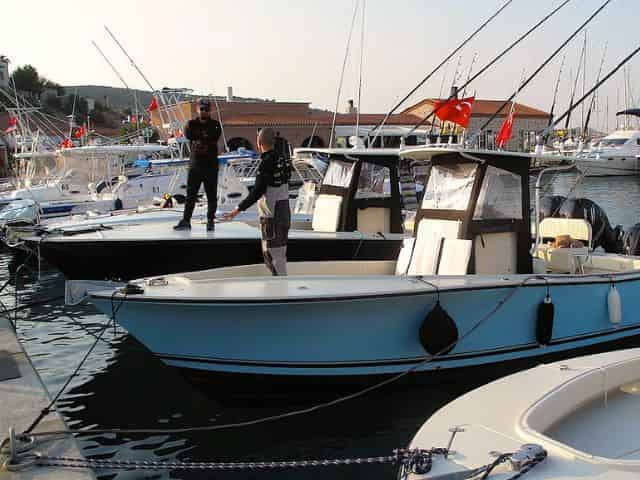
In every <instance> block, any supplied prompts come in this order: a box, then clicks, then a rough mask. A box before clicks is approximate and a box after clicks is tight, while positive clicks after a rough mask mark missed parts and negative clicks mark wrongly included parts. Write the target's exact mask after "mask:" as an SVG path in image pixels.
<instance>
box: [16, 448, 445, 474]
mask: <svg viewBox="0 0 640 480" xmlns="http://www.w3.org/2000/svg"><path fill="white" fill-rule="evenodd" d="M445 453H446V449H444V448H433V449H430V450H422V449H412V450H410V449H396V450H394V451H393V453H392V454H391V455H385V456H378V457H352V458H333V459H316V460H280V461H270V462H182V461H154V460H103V459H85V458H75V457H56V456H48V455H42V454H40V453H37V452H34V453H30V454H25V455H19V454H18V455H16V456H15V457H14V458H13V459H11V462H10V463H7V464H6V467H7V468H8V469H9V470H18V469H22V468H23V467H25V466H31V465H36V466H46V467H53V466H55V467H64V468H91V469H95V470H98V469H110V470H122V469H126V470H218V471H223V470H226V471H229V470H275V469H294V468H315V467H335V466H343V465H374V464H387V463H388V464H395V465H398V466H399V467H400V471H401V473H402V474H404V475H406V474H408V473H415V474H418V475H424V474H426V473H428V472H429V471H430V470H431V467H432V465H433V455H444V454H445Z"/></svg>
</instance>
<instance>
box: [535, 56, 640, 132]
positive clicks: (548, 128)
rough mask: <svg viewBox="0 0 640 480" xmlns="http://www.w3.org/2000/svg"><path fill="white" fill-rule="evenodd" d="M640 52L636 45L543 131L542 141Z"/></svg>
mask: <svg viewBox="0 0 640 480" xmlns="http://www.w3.org/2000/svg"><path fill="white" fill-rule="evenodd" d="M638 52H640V46H638V47H636V49H635V50H634V51H633V52H631V53H630V54H629V55H627V56H626V57H625V58H624V59H623V60H622V61H621V62H620V63H619V64H618V65H616V67H615V68H614V69H613V70H611V71H610V72H609V73H607V75H605V77H604V78H603V79H602V80H600V81H598V82H597V83H596V84H595V85H594V86H593V87H592V88H591V89H590V90H589V91H588V92H587V93H585V94H584V95H583V96H582V97H581V98H580V99H579V100H578V101H577V102H576V103H575V104H574V105H573V106H572V107H570V108H569V109H568V110H567V111H566V112H564V113H563V114H562V115H561V116H560V117H558V118H557V119H556V121H555V122H553V123H552V124H551V125H549V126H548V127H547V128H545V129H544V130H543V131H542V135H541V136H540V141H542V138H544V137H545V136H547V135H549V132H551V130H553V128H555V126H556V125H558V124H559V123H560V122H561V121H562V120H564V118H565V117H566V116H567V115H569V114H570V113H571V110H574V109H575V108H576V107H577V106H578V105H580V104H582V102H584V101H585V100H586V99H587V98H589V96H590V95H591V94H593V93H594V92H595V91H596V90H597V89H598V88H600V86H601V85H602V84H604V83H605V82H606V81H607V80H609V79H610V78H611V77H612V76H613V75H615V74H616V73H617V72H618V70H620V69H621V68H622V67H623V66H624V65H626V64H627V63H628V62H629V60H631V59H632V58H633V57H635V56H636V55H637V54H638Z"/></svg>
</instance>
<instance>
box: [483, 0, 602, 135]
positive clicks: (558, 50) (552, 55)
mask: <svg viewBox="0 0 640 480" xmlns="http://www.w3.org/2000/svg"><path fill="white" fill-rule="evenodd" d="M609 3H611V0H606V1H605V2H604V3H603V4H602V5H600V7H599V8H598V9H597V10H596V11H595V12H593V13H592V14H591V16H589V18H587V19H586V20H585V21H584V22H583V23H582V25H580V26H579V27H578V28H577V29H576V30H575V31H574V32H573V33H572V34H571V35H569V37H568V38H567V39H566V40H565V41H564V42H562V44H560V46H559V47H558V48H556V49H555V51H554V52H553V53H552V54H551V55H549V57H548V58H547V59H546V60H545V61H544V62H542V64H541V65H540V66H539V67H538V68H536V70H535V71H534V72H533V73H532V74H531V75H530V76H529V78H527V80H525V81H524V83H523V84H522V85H521V86H520V90H523V89H524V88H525V87H526V86H527V85H528V84H529V83H531V81H533V79H534V78H535V77H536V76H537V75H538V74H539V73H540V72H541V71H542V70H543V69H544V68H545V67H546V66H547V65H548V64H549V63H550V62H551V61H552V60H553V59H554V58H555V56H556V55H557V54H558V53H560V52H561V51H562V49H563V48H564V47H566V46H567V44H568V43H569V42H570V41H571V40H573V39H574V38H575V37H576V36H577V35H578V34H579V33H580V32H581V31H582V30H583V29H584V27H586V26H587V25H588V24H589V23H590V22H591V21H592V20H593V19H594V18H596V16H597V15H598V14H599V13H600V12H601V11H602V10H603V9H604V8H605V7H606V6H607V5H608V4H609ZM516 94H517V92H514V93H512V94H511V95H510V96H509V98H508V99H507V100H506V101H505V102H504V103H503V104H502V105H501V106H500V107H498V109H497V110H496V111H495V112H494V113H493V115H491V116H490V117H489V118H488V119H487V121H485V122H484V124H483V125H482V126H481V127H480V128H479V129H478V131H477V132H476V135H477V134H479V132H481V131H482V130H484V129H485V128H487V126H488V125H489V124H490V123H491V122H492V121H493V120H494V119H495V118H496V117H497V116H498V115H499V114H500V112H501V111H502V109H503V108H505V107H506V106H507V105H508V104H509V102H511V100H513V98H514V97H515V96H516ZM554 124H555V122H554ZM474 136H475V135H474Z"/></svg>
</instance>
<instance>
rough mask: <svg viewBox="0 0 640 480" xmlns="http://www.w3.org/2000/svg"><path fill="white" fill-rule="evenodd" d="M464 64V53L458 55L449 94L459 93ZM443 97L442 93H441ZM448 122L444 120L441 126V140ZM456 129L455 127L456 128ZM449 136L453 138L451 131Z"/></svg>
mask: <svg viewBox="0 0 640 480" xmlns="http://www.w3.org/2000/svg"><path fill="white" fill-rule="evenodd" d="M461 65H462V55H460V56H459V57H458V63H457V64H456V69H455V70H454V71H453V78H452V79H451V87H449V95H453V92H456V93H455V94H456V96H457V95H458V88H457V87H456V82H457V81H458V75H459V74H460V66H461ZM440 97H442V95H440ZM446 125H447V122H445V121H444V120H443V121H442V125H441V126H440V141H442V133H443V131H444V130H445V126H446ZM454 130H455V128H454ZM449 138H451V133H449Z"/></svg>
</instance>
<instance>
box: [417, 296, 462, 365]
mask: <svg viewBox="0 0 640 480" xmlns="http://www.w3.org/2000/svg"><path fill="white" fill-rule="evenodd" d="M419 335H420V343H421V344H422V347H423V348H424V349H425V350H426V351H427V353H429V354H430V355H437V354H440V355H445V354H447V353H449V352H450V351H451V350H453V348H454V347H455V346H456V343H457V342H458V339H459V338H460V334H459V332H458V326H457V325H456V322H455V321H454V320H453V318H451V316H450V315H449V314H448V313H447V311H446V310H445V309H444V308H442V305H440V301H438V302H436V304H435V306H434V307H433V309H431V311H430V312H429V314H428V315H427V316H426V318H425V319H424V321H423V322H422V325H421V326H420V332H419Z"/></svg>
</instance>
